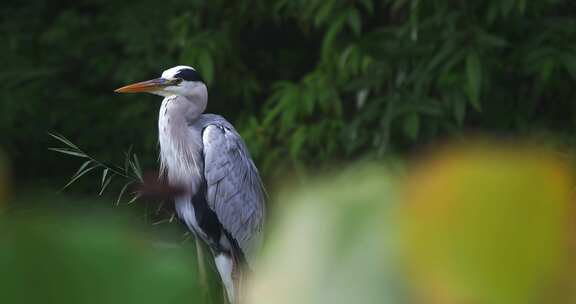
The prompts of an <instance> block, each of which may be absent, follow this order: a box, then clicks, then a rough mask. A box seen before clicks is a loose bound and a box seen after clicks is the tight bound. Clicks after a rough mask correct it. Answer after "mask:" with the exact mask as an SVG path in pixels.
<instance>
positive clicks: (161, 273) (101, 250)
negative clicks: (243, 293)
mask: <svg viewBox="0 0 576 304" xmlns="http://www.w3.org/2000/svg"><path fill="white" fill-rule="evenodd" d="M193 252H194V250H193V249H191V248H187V249H180V248H158V247H156V246H153V245H152V244H151V243H150V242H149V241H146V240H145V239H144V238H143V237H142V236H141V235H139V234H137V233H135V232H134V231H132V230H131V229H128V228H127V227H126V226H125V225H119V224H118V223H115V222H114V221H111V220H110V219H106V218H103V217H97V216H82V218H81V219H78V218H77V219H72V218H67V217H62V216H58V217H56V216H49V215H41V216H40V215H32V214H30V213H26V214H25V216H18V217H12V218H10V219H8V218H6V217H4V218H0V269H2V271H1V272H0V302H1V303H44V304H52V303H54V304H56V303H57V304H65V303H71V304H72V303H73V304H91V303H94V304H96V303H98V304H100V303H123V304H129V303H134V304H146V303H150V304H157V303H205V301H204V300H203V299H202V297H201V295H202V294H201V292H200V291H199V282H198V280H197V275H196V274H197V271H196V263H195V259H194V257H193V256H191V255H190V254H189V253H193Z"/></svg>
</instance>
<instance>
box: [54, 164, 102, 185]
mask: <svg viewBox="0 0 576 304" xmlns="http://www.w3.org/2000/svg"><path fill="white" fill-rule="evenodd" d="M88 163H91V161H87V162H85V163H84V164H83V165H82V166H81V167H80V169H78V171H76V173H75V174H74V175H73V176H72V178H71V179H70V181H69V182H68V183H67V184H66V185H65V186H64V187H63V188H62V189H66V188H68V186H70V185H72V184H73V183H74V182H75V181H76V180H78V179H79V178H80V177H82V176H83V175H84V174H86V173H88V172H90V171H92V170H94V169H96V168H98V167H99V166H100V165H98V164H96V165H93V166H92V167H89V168H86V167H87V166H88Z"/></svg>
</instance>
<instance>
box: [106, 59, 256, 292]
mask: <svg viewBox="0 0 576 304" xmlns="http://www.w3.org/2000/svg"><path fill="white" fill-rule="evenodd" d="M115 92H118V93H135V92H148V93H152V94H155V95H160V96H163V97H164V100H163V101H162V105H161V106H160V113H159V118H158V137H159V143H160V172H161V175H163V176H166V177H167V178H168V182H169V184H170V185H173V186H177V187H181V188H183V189H185V190H184V194H182V195H179V196H177V197H176V198H175V199H174V200H175V207H176V212H177V214H178V216H179V217H180V219H181V220H182V221H183V222H184V223H185V224H186V225H187V227H188V228H189V229H190V230H191V231H192V232H193V233H194V234H195V236H196V237H198V238H200V239H201V240H203V241H204V242H205V243H206V244H207V245H208V247H209V248H210V250H211V252H212V254H213V256H214V260H215V264H216V268H217V269H218V272H219V274H220V277H221V279H222V282H223V285H224V287H225V289H226V293H227V296H228V299H229V301H230V302H231V303H236V302H237V296H238V288H239V287H238V283H239V281H240V279H241V277H242V270H244V269H245V268H246V267H250V266H251V263H252V259H253V254H254V253H255V252H254V251H255V250H256V249H257V248H258V246H259V243H260V239H261V234H262V228H263V224H264V203H265V202H264V190H263V187H262V182H261V179H260V175H259V173H258V169H257V168H256V166H255V165H254V162H253V161H252V158H251V157H250V154H249V152H248V149H247V147H246V145H245V143H244V141H243V140H242V138H241V137H240V135H239V134H238V132H237V131H236V130H235V129H234V127H233V126H232V124H230V123H229V122H228V121H227V120H226V119H224V118H223V117H221V116H219V115H214V114H203V113H204V110H205V109H206V105H207V102H208V89H207V87H206V84H205V83H204V81H203V80H202V77H201V76H200V74H199V73H198V72H197V71H196V70H195V69H194V68H192V67H189V66H176V67H173V68H170V69H168V70H166V71H164V72H163V73H162V76H161V77H160V78H156V79H152V80H148V81H143V82H138V83H135V84H131V85H128V86H124V87H122V88H119V89H117V90H116V91H115Z"/></svg>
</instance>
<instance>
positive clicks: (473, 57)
mask: <svg viewBox="0 0 576 304" xmlns="http://www.w3.org/2000/svg"><path fill="white" fill-rule="evenodd" d="M466 76H467V93H468V98H469V99H470V103H471V104H472V106H473V107H474V109H476V111H478V112H480V111H482V107H481V105H480V90H481V87H482V67H481V66H480V58H479V57H478V53H476V52H474V51H473V52H470V53H468V56H467V57H466Z"/></svg>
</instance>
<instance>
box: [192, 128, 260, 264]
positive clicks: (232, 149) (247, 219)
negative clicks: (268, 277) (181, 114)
mask: <svg viewBox="0 0 576 304" xmlns="http://www.w3.org/2000/svg"><path fill="white" fill-rule="evenodd" d="M202 141H203V144H204V175H205V179H206V184H207V195H206V196H207V198H206V200H207V203H208V206H209V207H210V208H211V209H212V210H213V211H214V212H215V213H216V215H217V217H218V220H219V221H220V223H221V224H222V226H223V227H224V229H226V231H227V232H228V233H229V234H230V235H231V236H232V238H233V239H234V240H235V241H236V242H237V244H238V246H239V247H240V249H241V250H242V254H243V255H244V257H245V258H246V260H247V262H248V263H249V264H250V262H251V261H250V260H251V256H252V254H253V251H254V250H255V249H257V247H259V245H260V240H261V233H262V226H263V224H264V191H263V187H262V182H261V180H260V175H259V174H258V170H257V169H256V166H255V165H254V162H253V161H252V159H251V158H250V155H249V153H248V149H247V148H246V145H245V144H244V141H243V140H242V138H241V137H240V135H239V134H238V132H236V130H235V129H234V128H233V127H232V125H230V124H229V123H228V122H227V121H225V120H224V119H222V120H221V121H216V122H211V123H210V124H208V125H206V126H205V127H204V130H203V133H202Z"/></svg>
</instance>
